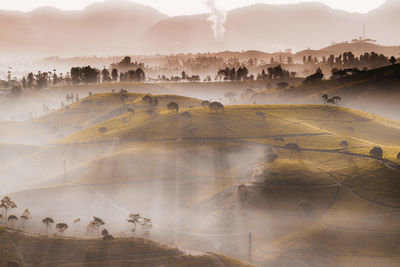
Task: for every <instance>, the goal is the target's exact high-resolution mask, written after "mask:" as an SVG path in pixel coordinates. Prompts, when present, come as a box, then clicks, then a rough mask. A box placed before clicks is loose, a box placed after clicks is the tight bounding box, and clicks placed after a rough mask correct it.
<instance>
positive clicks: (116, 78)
mask: <svg viewBox="0 0 400 267" xmlns="http://www.w3.org/2000/svg"><path fill="white" fill-rule="evenodd" d="M111 77H112V79H113V81H114V82H117V81H118V70H117V69H116V68H114V69H113V70H112V71H111Z"/></svg>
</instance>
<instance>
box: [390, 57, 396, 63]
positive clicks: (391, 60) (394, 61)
mask: <svg viewBox="0 0 400 267" xmlns="http://www.w3.org/2000/svg"><path fill="white" fill-rule="evenodd" d="M390 63H392V65H394V64H396V58H395V57H394V56H391V57H390Z"/></svg>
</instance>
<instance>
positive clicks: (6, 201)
mask: <svg viewBox="0 0 400 267" xmlns="http://www.w3.org/2000/svg"><path fill="white" fill-rule="evenodd" d="M0 208H1V214H0V218H2V219H3V220H4V221H5V220H7V222H8V223H9V225H10V226H11V228H14V226H15V222H16V221H18V217H17V216H16V215H14V214H11V215H8V210H9V209H15V208H17V204H15V202H14V201H12V200H11V198H10V197H8V196H5V197H4V198H3V199H2V200H1V201H0ZM20 218H21V227H22V229H25V224H26V222H27V221H28V220H29V219H31V218H32V217H31V213H30V211H29V210H28V209H25V210H24V212H23V213H22V214H21V216H20Z"/></svg>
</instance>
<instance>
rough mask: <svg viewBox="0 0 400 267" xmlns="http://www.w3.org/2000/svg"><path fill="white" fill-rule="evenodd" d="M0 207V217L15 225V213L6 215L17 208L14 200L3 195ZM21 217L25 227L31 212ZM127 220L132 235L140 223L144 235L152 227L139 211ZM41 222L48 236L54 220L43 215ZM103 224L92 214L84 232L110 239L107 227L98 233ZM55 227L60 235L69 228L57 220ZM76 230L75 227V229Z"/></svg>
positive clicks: (26, 212) (25, 211)
mask: <svg viewBox="0 0 400 267" xmlns="http://www.w3.org/2000/svg"><path fill="white" fill-rule="evenodd" d="M0 208H1V209H2V213H1V214H0V219H3V220H7V221H8V224H9V225H10V226H11V228H14V227H15V223H16V222H17V221H18V217H17V216H16V215H13V214H11V215H8V212H9V210H10V209H15V208H17V204H15V202H14V201H12V200H11V198H10V197H8V196H5V197H4V198H3V199H2V200H1V201H0ZM20 219H21V228H22V229H25V226H26V223H27V221H28V220H30V219H32V217H31V213H30V211H29V210H28V209H25V210H24V212H23V213H22V215H21V216H20ZM127 221H128V222H129V223H131V224H133V228H132V233H133V236H135V234H136V227H137V225H140V226H141V227H142V230H143V232H144V234H145V235H149V234H150V230H151V229H152V228H153V224H152V220H151V219H150V218H146V217H142V216H141V215H140V214H139V213H137V214H134V213H132V214H129V218H128V219H127ZM80 222H81V219H79V218H78V219H75V220H74V221H73V223H74V224H75V225H77V224H78V223H80ZM42 223H43V224H44V225H45V227H46V235H47V236H48V235H49V233H50V230H51V229H52V227H53V225H54V224H55V220H54V219H53V218H51V217H45V218H43V219H42ZM103 225H105V222H104V220H103V219H101V218H100V217H96V216H94V217H93V219H92V220H91V221H90V222H89V223H88V225H87V227H86V234H87V235H88V236H95V235H97V236H99V235H100V234H101V236H102V237H103V239H104V240H110V239H114V238H113V236H112V235H110V234H109V232H108V230H107V229H103V230H102V231H101V233H100V227H102V226H103ZM55 228H56V229H57V231H58V232H59V233H60V235H63V234H64V232H65V231H66V230H67V229H69V225H68V224H67V223H65V222H59V223H57V224H56V225H55ZM75 231H76V229H75Z"/></svg>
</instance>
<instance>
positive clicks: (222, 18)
mask: <svg viewBox="0 0 400 267" xmlns="http://www.w3.org/2000/svg"><path fill="white" fill-rule="evenodd" d="M217 1H218V0H205V4H206V5H207V6H208V8H209V9H210V10H211V12H212V14H211V16H209V17H208V18H207V20H209V21H211V22H212V29H213V32H214V38H215V40H216V41H218V42H222V41H223V40H224V35H225V22H226V11H225V10H223V9H221V8H219V7H218V6H217Z"/></svg>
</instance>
